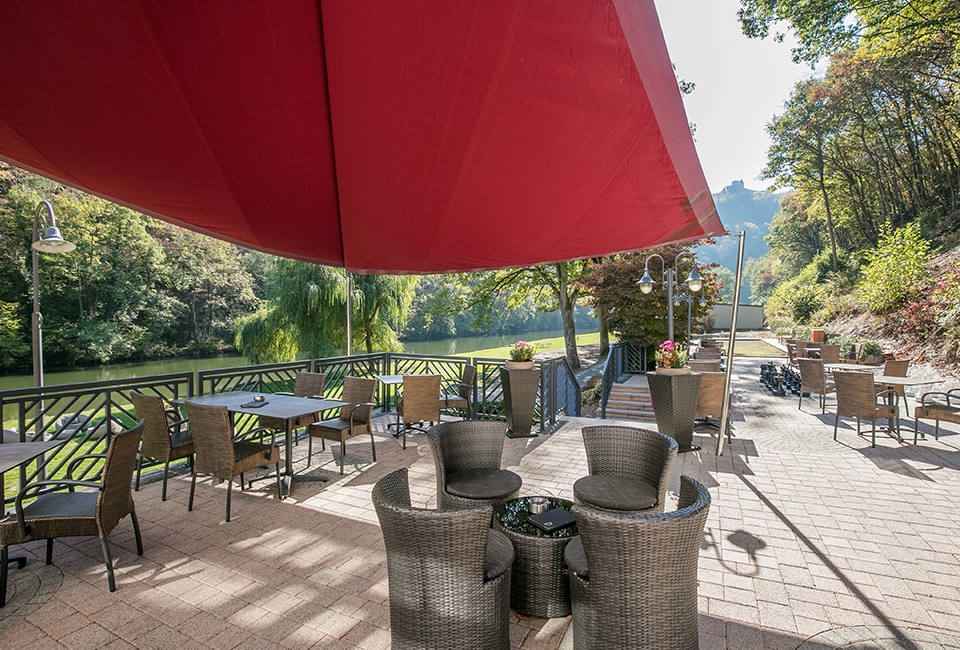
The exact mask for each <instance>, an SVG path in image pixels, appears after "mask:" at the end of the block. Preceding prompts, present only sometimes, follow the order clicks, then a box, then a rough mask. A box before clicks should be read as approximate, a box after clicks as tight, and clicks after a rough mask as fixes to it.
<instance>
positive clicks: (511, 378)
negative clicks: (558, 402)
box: [500, 361, 540, 438]
mask: <svg viewBox="0 0 960 650" xmlns="http://www.w3.org/2000/svg"><path fill="white" fill-rule="evenodd" d="M507 363H513V362H512V361H508V362H507ZM518 363H524V362H522V361H521V362H518ZM528 363H530V364H533V362H532V361H530V362H528ZM500 385H501V386H502V387H503V406H504V411H505V415H506V416H507V436H508V437H510V438H532V437H534V436H536V435H537V434H536V433H531V430H532V429H533V416H534V415H535V414H536V411H537V394H538V393H539V392H540V371H539V370H537V369H535V368H534V369H531V370H509V369H508V368H500Z"/></svg>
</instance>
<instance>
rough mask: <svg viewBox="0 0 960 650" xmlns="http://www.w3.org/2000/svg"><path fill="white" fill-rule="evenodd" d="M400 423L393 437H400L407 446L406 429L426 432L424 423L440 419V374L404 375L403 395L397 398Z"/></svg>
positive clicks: (404, 446) (404, 445) (405, 446)
mask: <svg viewBox="0 0 960 650" xmlns="http://www.w3.org/2000/svg"><path fill="white" fill-rule="evenodd" d="M397 415H399V416H400V418H401V420H402V424H401V426H400V430H399V431H397V432H396V433H395V434H393V435H394V437H398V436H400V437H402V440H403V448H404V449H406V448H407V431H408V430H413V431H422V432H423V433H426V432H427V429H426V428H425V427H424V424H425V423H427V422H429V423H430V425H433V423H434V422H439V421H440V375H404V376H403V396H402V397H401V398H400V399H399V400H397Z"/></svg>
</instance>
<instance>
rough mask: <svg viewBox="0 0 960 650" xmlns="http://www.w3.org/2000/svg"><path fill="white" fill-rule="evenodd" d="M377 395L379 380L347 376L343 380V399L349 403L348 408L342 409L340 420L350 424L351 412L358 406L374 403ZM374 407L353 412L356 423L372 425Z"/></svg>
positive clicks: (365, 407) (361, 408)
mask: <svg viewBox="0 0 960 650" xmlns="http://www.w3.org/2000/svg"><path fill="white" fill-rule="evenodd" d="M376 393H377V380H376V379H373V378H366V377H353V376H347V377H344V378H343V396H342V397H341V399H342V400H343V401H344V402H348V405H347V406H344V407H342V408H341V409H340V419H341V420H343V421H345V422H349V421H350V411H351V410H352V409H353V407H354V406H355V405H357V404H366V403H367V402H370V403H372V402H373V398H374V396H375V395H376ZM372 411H373V407H371V406H364V407H360V408H358V409H357V410H356V411H354V412H353V421H354V423H361V422H362V423H363V424H369V423H370V414H371V412H372Z"/></svg>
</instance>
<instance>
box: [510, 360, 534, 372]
mask: <svg viewBox="0 0 960 650" xmlns="http://www.w3.org/2000/svg"><path fill="white" fill-rule="evenodd" d="M505 365H506V366H507V370H533V361H507V362H506V364H505Z"/></svg>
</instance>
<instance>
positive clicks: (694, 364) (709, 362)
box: [687, 359, 720, 372]
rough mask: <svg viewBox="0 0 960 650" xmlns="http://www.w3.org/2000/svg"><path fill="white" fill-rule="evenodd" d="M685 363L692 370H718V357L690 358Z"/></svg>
mask: <svg viewBox="0 0 960 650" xmlns="http://www.w3.org/2000/svg"><path fill="white" fill-rule="evenodd" d="M687 365H688V366H690V370H693V371H694V372H720V359H716V360H713V359H690V360H689V361H687Z"/></svg>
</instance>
